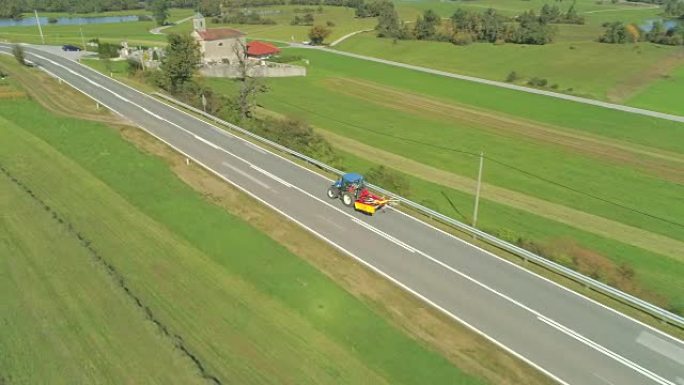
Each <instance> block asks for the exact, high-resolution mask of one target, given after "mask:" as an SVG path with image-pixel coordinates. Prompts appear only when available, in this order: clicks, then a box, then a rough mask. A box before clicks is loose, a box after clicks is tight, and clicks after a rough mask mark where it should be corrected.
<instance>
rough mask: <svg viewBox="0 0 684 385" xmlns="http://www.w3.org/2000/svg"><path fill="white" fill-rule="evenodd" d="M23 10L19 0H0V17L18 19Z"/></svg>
mask: <svg viewBox="0 0 684 385" xmlns="http://www.w3.org/2000/svg"><path fill="white" fill-rule="evenodd" d="M22 12H23V4H22V2H21V0H2V1H0V17H3V18H4V17H6V18H10V19H18V18H20V17H21V13H22Z"/></svg>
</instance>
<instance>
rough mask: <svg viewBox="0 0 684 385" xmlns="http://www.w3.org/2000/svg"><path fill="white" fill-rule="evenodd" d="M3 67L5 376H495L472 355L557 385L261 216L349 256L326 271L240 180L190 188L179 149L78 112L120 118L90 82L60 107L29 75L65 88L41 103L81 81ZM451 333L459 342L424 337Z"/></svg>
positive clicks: (501, 374) (14, 379) (0, 162)
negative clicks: (174, 152)
mask: <svg viewBox="0 0 684 385" xmlns="http://www.w3.org/2000/svg"><path fill="white" fill-rule="evenodd" d="M0 65H2V66H3V67H5V68H8V69H9V72H10V77H9V78H8V80H4V81H1V82H0V97H2V98H3V99H2V103H0V119H1V120H0V127H2V129H0V166H1V167H2V170H1V171H2V172H0V192H2V194H0V197H2V198H0V207H1V208H2V212H1V215H0V228H2V230H3V231H2V232H1V233H0V234H1V235H0V252H2V253H3V255H7V256H8V257H7V258H3V260H2V262H1V263H0V276H1V277H2V278H3V279H2V280H1V282H0V288H2V291H0V293H2V294H0V298H2V299H3V300H2V301H1V303H2V312H0V314H1V315H0V320H1V321H2V324H3V325H4V327H3V328H1V329H0V350H1V351H3V359H2V360H0V376H1V377H0V378H2V380H3V381H5V382H8V383H11V384H31V383H42V382H45V381H46V379H50V380H51V381H52V380H55V379H58V382H57V383H65V384H71V383H92V382H99V383H112V384H119V383H126V382H132V383H145V382H161V383H179V384H193V383H206V382H211V381H213V380H212V379H216V380H217V381H218V383H232V382H233V381H235V382H237V383H241V384H252V383H258V384H264V383H300V384H305V383H315V384H326V383H330V384H333V383H334V384H339V383H367V382H369V381H370V382H371V383H374V384H423V383H425V381H428V382H430V383H459V384H480V383H486V382H485V381H484V380H480V379H478V378H479V377H478V378H475V377H473V376H472V375H467V374H464V372H463V371H462V370H460V369H458V368H457V367H456V366H454V364H453V363H452V362H457V363H458V365H459V366H461V365H462V366H465V367H467V368H468V369H469V372H472V373H477V374H478V376H480V375H482V376H484V378H489V381H488V382H490V383H497V384H514V383H520V382H521V381H522V382H525V383H532V384H545V383H548V380H547V379H545V378H544V377H542V376H541V375H540V374H538V373H536V372H534V371H532V370H531V369H530V368H526V367H523V366H521V365H520V364H519V363H516V362H515V361H511V358H510V357H506V356H505V355H504V354H502V353H501V352H497V351H496V350H495V349H492V348H491V347H489V348H487V344H486V343H483V341H481V340H478V338H474V337H473V336H472V335H469V334H468V333H464V332H460V333H461V334H458V333H456V335H457V336H459V337H453V336H454V332H453V330H452V329H454V328H457V327H456V326H455V325H451V326H442V325H443V322H444V321H440V320H439V319H435V318H425V315H416V316H412V317H414V318H412V319H411V320H410V322H409V320H408V319H402V317H403V315H402V314H406V315H408V314H412V313H415V312H417V311H418V310H420V306H416V304H415V303H412V304H410V305H402V307H395V306H398V303H399V302H401V301H406V300H403V299H402V300H401V301H399V302H394V304H393V305H391V306H390V305H389V304H387V306H388V307H385V305H382V306H381V305H380V303H381V302H383V301H385V300H386V299H387V298H389V297H396V296H397V291H396V289H394V288H392V289H388V291H387V292H385V294H382V295H379V293H378V292H376V291H375V290H376V289H373V288H372V287H371V286H372V285H374V282H377V281H380V282H381V283H379V285H381V286H382V285H386V286H387V285H388V287H390V288H391V284H389V283H386V282H384V280H382V279H380V278H379V277H373V275H372V274H369V273H368V272H364V269H362V268H355V269H357V271H355V273H353V274H351V273H348V274H350V275H344V278H343V279H344V280H349V279H352V278H350V277H354V278H353V279H352V281H353V280H355V279H357V278H356V277H366V278H365V279H364V280H362V281H358V282H357V281H355V282H356V283H355V284H354V285H353V286H349V287H350V288H351V287H353V288H354V289H353V290H352V291H351V292H349V291H346V290H345V289H343V288H341V287H340V286H338V284H336V283H335V282H337V281H333V279H332V278H331V277H332V276H335V275H336V274H340V272H344V271H347V272H349V271H350V270H349V267H346V265H345V263H346V264H347V265H348V264H349V261H347V262H342V261H344V260H346V258H343V257H342V258H340V257H339V256H334V253H332V252H331V251H330V250H328V248H327V247H321V246H320V245H318V246H316V242H318V241H315V242H314V241H312V240H310V238H311V237H310V236H309V237H308V238H309V241H305V239H307V237H304V238H302V237H301V234H300V233H301V232H302V230H301V229H300V230H296V226H294V225H292V224H287V223H286V221H283V220H280V221H281V222H282V223H281V224H277V223H272V225H269V224H268V223H269V222H271V221H273V219H268V217H267V216H263V215H262V214H259V213H260V212H263V210H264V209H260V208H258V207H255V208H254V210H251V212H249V213H244V215H245V217H247V218H252V219H254V218H258V221H257V222H259V225H258V227H259V228H264V226H265V227H268V226H272V227H273V228H272V230H271V231H273V232H274V234H273V236H274V237H275V238H279V239H285V238H288V239H290V240H292V239H296V240H297V242H299V244H298V245H297V247H298V248H299V249H300V250H302V252H303V254H312V253H313V254H322V255H332V257H331V258H330V259H328V260H327V261H325V262H320V261H319V262H320V263H322V264H323V265H325V266H328V268H331V267H330V266H335V268H334V270H332V271H334V273H330V275H327V274H325V275H324V274H323V273H321V272H320V271H318V270H317V269H316V268H315V267H314V266H312V265H311V264H310V263H308V262H306V261H305V260H303V259H301V258H300V257H298V256H297V255H295V254H293V253H292V252H291V251H290V248H289V246H288V248H286V247H284V246H283V245H281V244H279V243H277V242H276V241H275V240H274V239H273V238H270V237H269V236H268V235H266V234H265V233H263V232H262V231H260V230H259V229H258V228H256V227H253V226H252V225H251V224H249V223H247V222H245V221H244V220H243V219H241V217H236V216H235V215H233V214H230V213H228V212H227V211H225V210H224V209H223V208H221V207H219V206H217V205H216V203H217V202H222V199H223V198H222V196H223V195H224V194H225V189H226V186H225V185H224V184H223V183H222V182H219V185H220V186H221V187H218V186H219V185H216V183H217V182H216V180H215V179H213V178H211V177H210V178H209V179H207V180H204V181H201V182H200V185H202V186H203V187H205V188H207V186H213V187H212V189H211V191H207V192H206V193H205V194H206V195H201V194H198V192H197V191H195V190H194V189H193V188H192V187H190V186H189V185H188V184H186V183H189V182H187V180H186V179H185V178H189V179H192V178H196V176H192V175H194V172H192V173H190V172H189V171H188V166H185V164H184V162H183V161H182V158H180V157H176V158H174V163H175V164H176V165H177V166H174V168H175V167H177V168H179V169H180V168H182V169H183V170H185V171H180V172H181V173H183V174H185V177H184V179H183V181H181V180H180V179H178V177H177V176H176V175H174V172H178V171H175V170H174V171H172V170H171V169H170V168H169V164H168V163H167V162H166V161H165V160H162V159H160V158H158V157H157V153H164V152H167V153H168V152H169V150H168V149H166V148H165V147H164V146H161V145H160V144H158V143H156V142H155V141H154V140H152V141H151V142H149V139H148V144H147V146H146V147H145V151H141V150H140V149H139V148H136V146H137V144H136V145H133V144H132V143H133V142H136V141H135V140H133V139H131V138H138V139H140V137H141V136H140V135H141V134H140V133H139V131H138V130H135V129H122V130H123V131H121V133H122V134H120V133H119V131H117V130H115V129H113V128H111V127H108V126H105V125H103V124H102V123H98V122H93V121H86V120H79V119H76V118H74V117H65V116H63V115H61V114H62V113H64V112H66V111H68V110H69V109H70V110H71V111H72V112H71V113H72V114H74V112H73V111H74V107H75V106H77V105H80V106H81V109H80V110H77V111H79V112H78V114H80V113H83V114H85V115H84V116H86V117H88V118H89V119H90V118H92V119H94V120H99V121H103V122H107V123H110V124H116V123H115V122H112V121H111V120H110V119H112V117H111V116H109V115H107V114H105V113H104V112H103V111H102V110H100V111H95V109H94V106H90V107H87V106H88V105H89V103H84V98H83V97H82V96H79V95H78V94H75V93H74V92H73V91H71V93H69V92H66V91H65V90H63V91H62V94H63V95H64V94H65V93H66V94H68V95H69V98H65V99H67V100H65V101H64V102H63V103H56V104H52V105H50V106H49V110H46V109H44V108H43V107H41V106H40V105H39V104H38V103H37V102H36V99H34V93H33V92H35V91H36V90H35V89H33V90H30V91H25V90H23V89H22V88H21V87H19V86H18V83H19V82H24V81H28V80H31V79H33V82H32V83H28V84H40V86H39V87H38V88H42V87H46V88H47V89H46V90H42V89H41V90H40V92H36V93H35V94H36V95H37V94H38V93H43V91H45V92H51V91H49V90H50V89H54V88H59V87H66V86H64V85H62V86H58V85H57V84H56V82H54V81H46V80H45V79H44V77H45V75H44V74H42V73H40V72H38V71H33V72H31V71H30V70H20V69H18V68H17V66H16V64H14V65H12V63H11V62H9V61H8V59H5V58H0ZM17 73H21V74H20V75H15V74H17ZM33 76H38V77H40V78H41V80H42V81H39V82H37V83H36V80H37V79H34V78H33ZM54 91H56V92H59V91H58V90H54ZM27 92H29V94H30V95H31V98H28V97H27ZM46 99H50V98H46ZM38 100H39V99H38ZM57 113H60V114H57ZM122 135H124V136H122ZM124 137H126V139H124ZM136 143H137V142H136ZM155 143H156V144H155ZM153 154H154V155H153ZM181 165H182V166H181ZM191 167H193V168H194V166H191ZM195 172H199V171H195ZM184 181H185V183H184ZM231 194H233V195H235V193H234V192H233V193H231ZM237 195H240V194H237ZM235 201H236V205H237V203H239V205H238V206H240V207H242V209H244V204H245V202H251V200H249V199H248V198H245V197H244V196H242V197H240V196H236V198H235ZM271 215H273V214H271ZM255 216H257V217H255ZM284 228H287V229H288V230H287V231H286V232H285V233H283V229H284ZM302 242H303V243H302ZM306 245H309V246H310V247H312V248H313V249H312V250H311V249H310V250H308V251H307V249H309V248H310V247H306ZM318 258H319V259H320V255H319V256H318ZM338 278H339V277H338ZM358 279H360V278H358ZM345 287H347V286H345ZM383 290H384V289H383ZM86 293H87V295H86ZM352 293H354V294H352ZM361 293H363V294H362V295H361ZM402 296H403V294H402ZM360 298H361V299H360ZM383 298H385V299H383ZM393 301H394V300H393ZM408 301H415V299H413V300H410V299H409V300H408ZM420 312H421V313H424V309H423V310H421V311H420ZM390 314H392V315H391V316H390ZM390 319H391V321H390ZM449 324H450V322H447V323H446V324H444V325H449ZM423 325H431V328H430V329H429V332H428V330H427V329H425V330H422V328H423V327H424V326H423ZM7 326H9V327H7ZM435 328H436V329H435ZM435 330H440V331H443V332H444V334H443V336H444V340H445V341H448V342H449V346H446V345H444V343H445V342H442V341H435V342H434V344H433V343H430V345H428V344H427V343H426V342H421V341H425V340H426V339H428V340H433V339H434V338H432V337H430V333H433V332H435ZM450 330H451V331H450ZM440 335H441V334H440ZM412 336H413V337H412ZM418 336H419V337H418ZM416 338H420V339H416ZM65 341H66V342H65ZM459 341H460V342H459ZM459 344H460V345H459ZM463 344H465V345H463ZM455 346H459V347H458V348H457V349H455V348H454V347H455ZM435 349H437V350H435ZM35 357H40V359H39V360H37V359H35ZM445 357H449V359H447V358H445ZM304 362H305V363H306V364H305V365H302V363H304ZM482 362H488V363H489V362H494V364H492V365H493V366H490V365H489V364H487V365H484V364H481V363H482ZM497 368H498V369H497ZM215 382H216V381H215Z"/></svg>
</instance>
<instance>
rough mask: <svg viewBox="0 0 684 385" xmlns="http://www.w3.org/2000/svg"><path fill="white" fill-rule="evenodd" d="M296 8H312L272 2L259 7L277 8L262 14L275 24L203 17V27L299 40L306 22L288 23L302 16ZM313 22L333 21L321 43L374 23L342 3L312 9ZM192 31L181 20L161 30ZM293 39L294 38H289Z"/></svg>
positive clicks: (304, 35) (305, 30) (305, 35)
mask: <svg viewBox="0 0 684 385" xmlns="http://www.w3.org/2000/svg"><path fill="white" fill-rule="evenodd" d="M297 8H313V9H316V8H317V7H315V6H314V7H312V6H273V7H265V8H263V9H262V11H272V12H277V13H273V14H268V15H264V17H266V18H269V19H273V20H274V21H275V22H276V23H277V24H275V25H240V24H215V23H213V22H212V21H211V18H207V28H219V27H232V28H236V29H239V30H241V31H243V32H246V33H247V37H248V38H253V39H256V38H261V39H267V40H276V41H287V42H289V41H295V42H298V43H299V42H302V41H306V40H309V36H308V33H309V30H310V29H311V27H310V26H302V25H290V21H292V19H293V17H294V16H295V15H297V16H300V17H301V16H303V15H304V14H303V13H295V12H294V10H295V9H297ZM313 16H314V24H321V25H326V23H327V22H328V21H331V22H333V23H334V26H332V27H329V28H330V29H331V31H332V33H331V34H330V36H329V37H328V38H327V39H326V40H325V43H330V42H332V41H334V40H336V39H338V38H340V37H342V36H344V35H346V34H348V33H351V32H354V31H359V30H365V29H372V28H374V27H375V24H376V21H375V19H374V18H372V19H371V18H368V19H357V18H355V17H354V10H353V9H351V8H345V7H323V12H322V13H317V12H314V13H313ZM190 31H192V23H184V24H179V25H177V26H174V27H172V28H169V29H167V30H165V31H164V32H165V33H189V32H190ZM293 39H294V40H293Z"/></svg>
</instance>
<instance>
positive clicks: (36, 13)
mask: <svg viewBox="0 0 684 385" xmlns="http://www.w3.org/2000/svg"><path fill="white" fill-rule="evenodd" d="M33 13H34V14H35V15H36V24H38V32H40V41H42V42H43V44H45V37H44V36H43V28H42V27H41V26H40V19H39V18H38V11H37V10H35V9H34V10H33Z"/></svg>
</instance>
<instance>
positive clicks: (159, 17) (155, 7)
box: [150, 0, 169, 25]
mask: <svg viewBox="0 0 684 385" xmlns="http://www.w3.org/2000/svg"><path fill="white" fill-rule="evenodd" d="M150 11H152V15H154V19H155V20H156V21H157V24H158V25H164V24H166V19H168V18H169V3H168V0H153V1H152V2H151V3H150Z"/></svg>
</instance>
